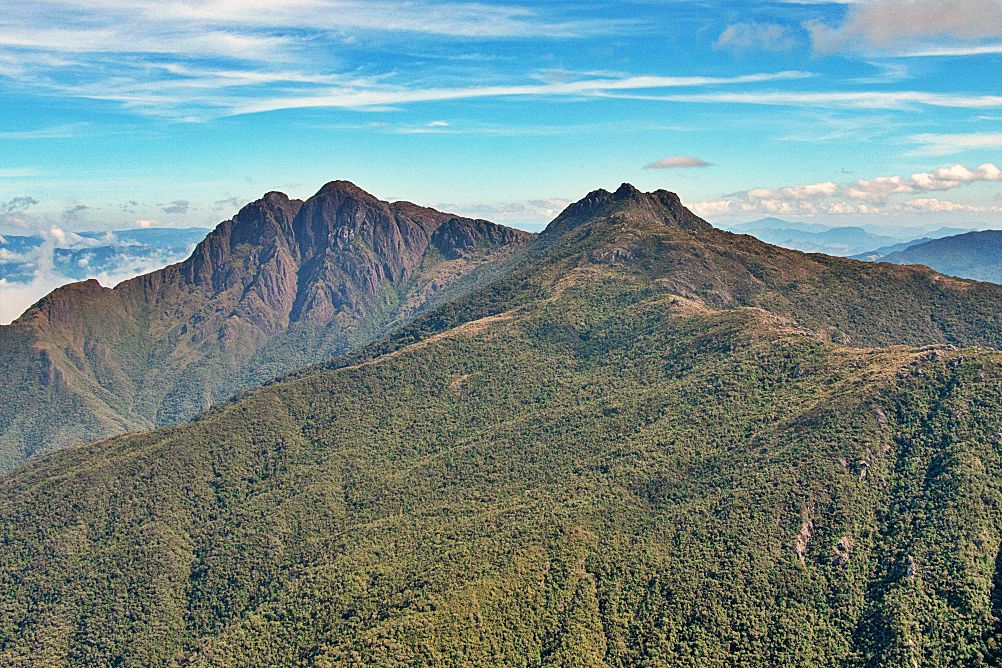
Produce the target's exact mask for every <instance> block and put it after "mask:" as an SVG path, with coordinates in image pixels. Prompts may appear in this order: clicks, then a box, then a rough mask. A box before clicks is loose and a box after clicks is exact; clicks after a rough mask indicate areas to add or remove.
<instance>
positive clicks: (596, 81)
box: [229, 71, 1002, 114]
mask: <svg viewBox="0 0 1002 668" xmlns="http://www.w3.org/2000/svg"><path fill="white" fill-rule="evenodd" d="M809 76H811V75H810V74H809V73H806V72H799V71H783V72H772V73H770V72H766V73H756V74H746V75H739V76H733V77H706V76H688V77H665V76H628V77H621V78H613V77H600V78H587V79H580V80H575V81H556V82H547V83H539V84H521V85H500V86H467V87H453V88H388V87H386V86H383V87H369V88H361V87H352V88H347V87H346V88H339V89H335V90H331V91H328V92H327V93H325V94H323V95H311V96H283V97H273V98H270V99H262V100H255V101H253V102H249V103H246V104H242V105H239V104H238V105H237V106H234V107H233V108H231V109H230V110H229V113H232V114H248V113H259V112H264V111H276V110H279V109H303V108H320V107H334V108H342V109H364V108H388V107H393V106H397V105H405V104H415V103H422V102H443V101H450V100H468V99H475V98H498V97H541V96H546V97H579V98H586V97H590V96H609V95H611V94H612V93H613V92H614V91H623V90H643V89H659V88H660V89H664V88H686V87H689V88H691V87H705V86H727V85H735V84H746V83H760V82H766V81H783V80H791V79H803V78H806V77H809ZM1000 99H1002V98H1000Z"/></svg>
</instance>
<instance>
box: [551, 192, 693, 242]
mask: <svg viewBox="0 0 1002 668" xmlns="http://www.w3.org/2000/svg"><path fill="white" fill-rule="evenodd" d="M602 221H605V222H615V223H617V224H618V225H620V226H622V225H625V226H627V227H629V228H630V230H631V232H633V233H635V234H637V233H656V232H658V231H662V230H663V229H664V227H666V226H667V227H670V228H675V229H680V230H684V231H686V232H689V233H693V234H696V233H699V232H703V231H706V230H709V229H711V228H712V226H711V225H710V224H709V223H707V222H706V221H705V220H703V219H701V218H699V217H698V216H696V215H695V214H694V213H692V212H691V211H689V210H688V209H687V208H685V206H684V205H683V204H682V200H681V199H680V198H679V196H678V195H676V194H675V193H673V192H668V191H667V190H656V191H654V192H650V193H644V192H641V191H640V190H638V189H637V188H636V187H634V186H633V185H631V184H629V183H624V184H622V185H621V186H619V188H618V189H617V190H616V191H615V192H609V191H608V190H603V189H599V190H594V191H592V192H590V193H588V195H586V196H585V197H584V198H583V199H581V200H580V201H578V202H575V203H574V204H571V205H570V206H568V207H567V208H566V209H565V210H564V211H563V213H561V214H560V215H559V216H557V218H556V219H555V220H554V221H553V222H552V223H550V224H549V225H548V226H547V228H546V230H545V231H544V232H543V235H542V238H543V239H547V238H549V239H551V240H553V239H555V238H559V237H562V236H563V235H565V234H567V233H568V232H571V231H573V230H580V229H582V228H584V227H592V226H594V225H595V224H597V223H600V222H602Z"/></svg>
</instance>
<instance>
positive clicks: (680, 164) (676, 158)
mask: <svg viewBox="0 0 1002 668" xmlns="http://www.w3.org/2000/svg"><path fill="white" fill-rule="evenodd" d="M711 166H713V163H712V162H707V161H705V160H703V159H702V158H696V157H694V156H691V155H673V156H670V157H667V158H661V159H660V160H657V161H655V162H651V163H648V164H646V165H644V169H687V168H691V167H711Z"/></svg>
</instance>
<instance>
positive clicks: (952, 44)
mask: <svg viewBox="0 0 1002 668" xmlns="http://www.w3.org/2000/svg"><path fill="white" fill-rule="evenodd" d="M805 27H806V28H807V29H808V31H809V32H810V33H811V39H812V40H813V43H814V48H815V50H816V51H818V52H819V53H832V52H836V51H850V50H858V49H860V48H862V49H864V50H879V51H894V50H902V49H903V50H904V51H906V52H907V53H910V54H911V55H918V54H921V53H922V51H929V52H932V53H935V51H936V50H937V48H939V49H943V48H945V49H951V48H953V49H957V47H958V45H957V42H958V41H959V42H961V43H962V44H961V45H960V46H961V47H972V46H978V45H977V42H978V41H980V40H986V39H998V38H1002V2H1000V1H999V0H865V1H863V2H857V3H853V4H852V5H850V7H849V9H848V12H847V14H846V17H845V21H844V22H843V23H842V24H841V25H839V26H831V25H828V24H826V23H822V22H820V21H813V22H809V23H807V24H805ZM923 47H924V48H923ZM950 55H963V53H962V52H961V51H960V50H955V52H954V53H952V54H950Z"/></svg>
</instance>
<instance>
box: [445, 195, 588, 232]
mask: <svg viewBox="0 0 1002 668" xmlns="http://www.w3.org/2000/svg"><path fill="white" fill-rule="evenodd" d="M570 204H571V200H568V199H562V198H559V197H553V198H547V199H533V200H527V201H523V202H495V203H490V204H450V203H442V204H436V205H435V208H436V209H439V210H440V211H453V212H455V213H457V214H460V215H463V216H468V217H470V218H484V219H486V220H490V221H493V222H495V223H505V224H509V225H513V226H515V227H519V226H521V227H526V228H530V229H538V228H540V227H542V225H543V224H545V223H548V222H550V221H551V220H553V219H554V218H556V217H557V216H558V215H560V213H561V212H562V211H563V210H564V209H566V208H567V207H568V206H569V205H570Z"/></svg>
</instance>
